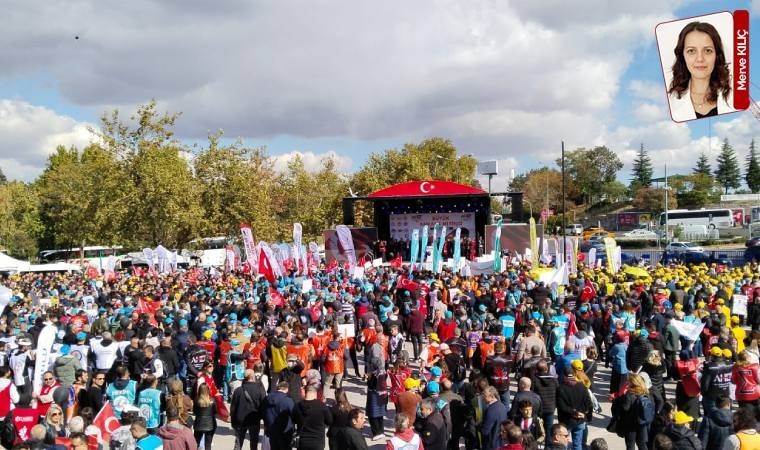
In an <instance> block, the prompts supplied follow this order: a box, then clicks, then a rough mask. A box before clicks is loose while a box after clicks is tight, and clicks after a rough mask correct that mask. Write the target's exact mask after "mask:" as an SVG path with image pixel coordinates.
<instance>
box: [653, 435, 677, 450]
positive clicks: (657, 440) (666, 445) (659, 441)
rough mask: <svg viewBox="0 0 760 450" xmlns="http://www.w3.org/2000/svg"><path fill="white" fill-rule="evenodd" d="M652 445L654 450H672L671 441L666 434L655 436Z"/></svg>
mask: <svg viewBox="0 0 760 450" xmlns="http://www.w3.org/2000/svg"><path fill="white" fill-rule="evenodd" d="M653 444H654V445H653V446H652V448H653V449H654V450H673V441H671V440H670V438H669V437H668V436H667V435H666V434H662V433H659V434H657V435H655V437H654V442H653Z"/></svg>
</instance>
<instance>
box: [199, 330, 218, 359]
mask: <svg viewBox="0 0 760 450" xmlns="http://www.w3.org/2000/svg"><path fill="white" fill-rule="evenodd" d="M213 337H214V330H211V329H209V330H206V331H204V332H203V339H202V340H201V341H200V342H198V345H200V346H201V347H203V348H204V349H206V353H208V359H209V360H210V361H213V360H214V358H216V342H214V341H212V340H211V339H212V338H213Z"/></svg>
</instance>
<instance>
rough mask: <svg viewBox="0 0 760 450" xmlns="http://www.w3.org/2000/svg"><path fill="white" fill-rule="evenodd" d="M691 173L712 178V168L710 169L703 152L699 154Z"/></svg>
mask: <svg viewBox="0 0 760 450" xmlns="http://www.w3.org/2000/svg"><path fill="white" fill-rule="evenodd" d="M692 173H694V174H702V175H707V176H709V177H712V167H710V161H709V160H708V159H707V155H705V153H704V152H702V153H700V154H699V158H697V165H696V166H695V167H694V168H693V169H692Z"/></svg>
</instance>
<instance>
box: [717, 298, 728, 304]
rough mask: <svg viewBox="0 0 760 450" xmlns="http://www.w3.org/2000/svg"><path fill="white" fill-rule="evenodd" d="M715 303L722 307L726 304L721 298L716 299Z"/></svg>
mask: <svg viewBox="0 0 760 450" xmlns="http://www.w3.org/2000/svg"><path fill="white" fill-rule="evenodd" d="M715 303H717V304H719V305H722V304H724V303H726V302H724V301H723V299H722V298H719V299H718V301H717V302H715Z"/></svg>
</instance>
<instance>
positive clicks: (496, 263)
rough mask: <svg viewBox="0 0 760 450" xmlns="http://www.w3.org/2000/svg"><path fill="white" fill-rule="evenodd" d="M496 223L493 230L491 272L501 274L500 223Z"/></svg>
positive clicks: (500, 220)
mask: <svg viewBox="0 0 760 450" xmlns="http://www.w3.org/2000/svg"><path fill="white" fill-rule="evenodd" d="M502 220H503V219H499V221H498V222H496V229H495V230H493V271H494V272H496V273H499V272H501V222H502Z"/></svg>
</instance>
